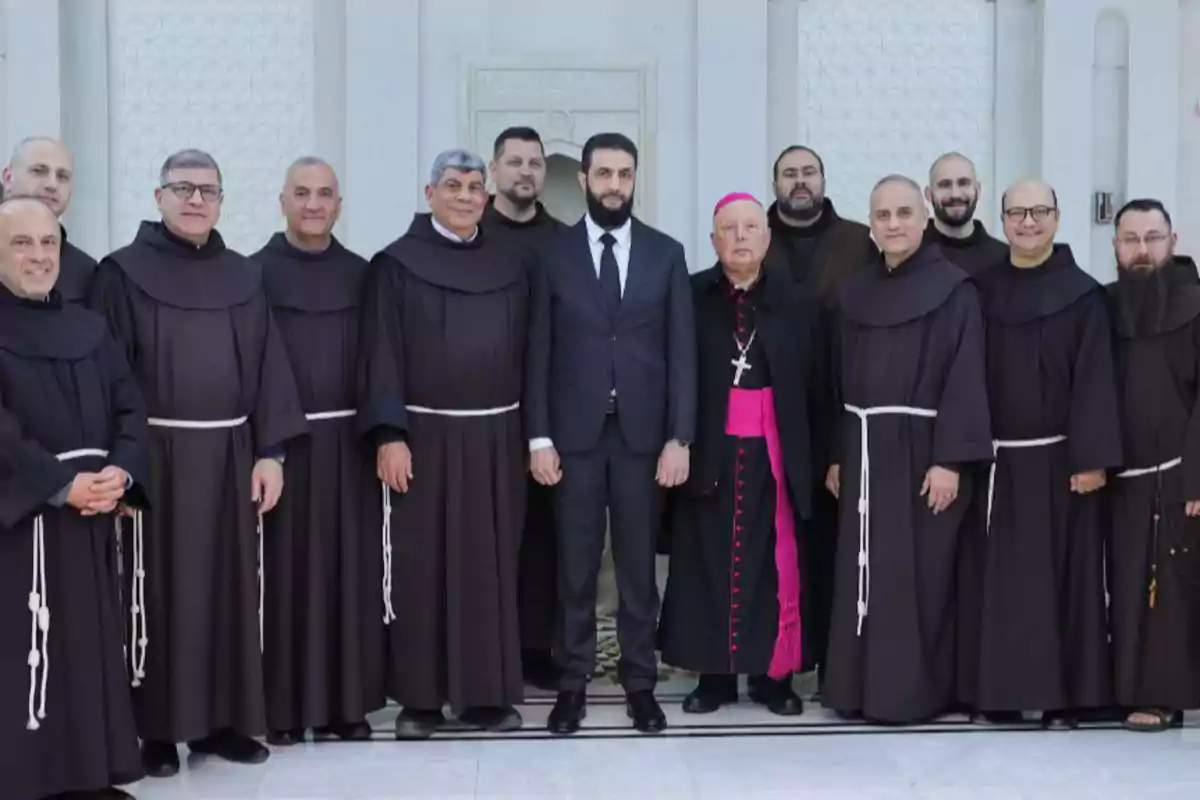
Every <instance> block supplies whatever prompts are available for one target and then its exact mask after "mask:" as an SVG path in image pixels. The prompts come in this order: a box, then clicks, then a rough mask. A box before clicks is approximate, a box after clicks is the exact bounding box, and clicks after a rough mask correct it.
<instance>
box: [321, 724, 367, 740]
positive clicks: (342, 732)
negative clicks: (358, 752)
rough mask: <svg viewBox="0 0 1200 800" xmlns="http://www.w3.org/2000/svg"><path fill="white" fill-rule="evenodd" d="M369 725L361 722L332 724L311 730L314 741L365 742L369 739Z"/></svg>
mask: <svg viewBox="0 0 1200 800" xmlns="http://www.w3.org/2000/svg"><path fill="white" fill-rule="evenodd" d="M372 733H373V731H372V730H371V724H370V723H369V722H366V721H362V722H333V723H330V724H329V725H322V726H321V727H319V728H313V740H314V741H328V740H330V739H341V740H342V741H343V742H366V741H369V740H370V738H371V734H372Z"/></svg>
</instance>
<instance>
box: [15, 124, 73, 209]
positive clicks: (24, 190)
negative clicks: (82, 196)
mask: <svg viewBox="0 0 1200 800" xmlns="http://www.w3.org/2000/svg"><path fill="white" fill-rule="evenodd" d="M74 188H75V158H74V156H72V155H71V151H70V150H68V149H67V147H66V145H64V144H63V143H62V142H60V141H58V140H57V139H52V138H50V137H49V136H31V137H29V138H27V139H23V140H21V142H20V144H18V145H17V146H16V148H15V149H14V150H13V153H12V157H11V158H10V159H9V163H8V166H7V167H5V169H4V193H5V194H6V195H9V194H17V195H31V196H33V197H36V198H38V199H39V200H41V201H42V202H44V203H45V204H46V205H48V206H49V207H50V210H51V211H53V212H54V213H55V215H57V216H60V217H61V216H62V215H63V214H64V213H66V210H67V208H68V207H69V206H70V204H71V196H72V194H73V193H74Z"/></svg>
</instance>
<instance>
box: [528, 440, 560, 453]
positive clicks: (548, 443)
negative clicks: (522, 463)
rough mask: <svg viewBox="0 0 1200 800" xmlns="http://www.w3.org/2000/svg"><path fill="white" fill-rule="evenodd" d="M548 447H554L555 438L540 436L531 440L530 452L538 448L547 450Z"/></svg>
mask: <svg viewBox="0 0 1200 800" xmlns="http://www.w3.org/2000/svg"><path fill="white" fill-rule="evenodd" d="M547 447H554V440H552V439H551V438H550V437H549V436H539V437H538V438H536V439H530V440H529V452H531V453H535V452H537V451H538V450H545V449H546V448H547Z"/></svg>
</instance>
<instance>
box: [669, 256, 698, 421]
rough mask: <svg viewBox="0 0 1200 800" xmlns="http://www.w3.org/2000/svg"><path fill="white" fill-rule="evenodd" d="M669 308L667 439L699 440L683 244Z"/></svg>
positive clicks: (693, 343) (693, 337)
mask: <svg viewBox="0 0 1200 800" xmlns="http://www.w3.org/2000/svg"><path fill="white" fill-rule="evenodd" d="M674 247H675V251H676V252H675V255H674V257H673V258H672V260H671V288H670V296H669V298H668V301H667V302H668V306H667V436H668V437H669V438H670V439H677V440H679V441H683V442H688V443H690V442H692V441H694V440H695V438H696V393H697V391H698V390H699V379H698V377H697V375H696V321H695V316H694V313H695V312H694V310H693V308H692V282H691V278H690V277H689V274H688V268H687V261H686V259H685V257H684V251H683V246H682V245H674Z"/></svg>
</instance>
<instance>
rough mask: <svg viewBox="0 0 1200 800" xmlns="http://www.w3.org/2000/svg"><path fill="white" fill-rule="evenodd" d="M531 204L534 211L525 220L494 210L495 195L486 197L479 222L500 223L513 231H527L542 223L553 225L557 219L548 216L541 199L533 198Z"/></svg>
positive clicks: (548, 213)
mask: <svg viewBox="0 0 1200 800" xmlns="http://www.w3.org/2000/svg"><path fill="white" fill-rule="evenodd" d="M533 205H534V212H533V216H532V217H530V218H529V219H526V220H516V219H513V218H512V217H507V216H505V215H504V214H501V213H500V212H499V211H497V210H496V197H495V195H493V196H492V197H490V198H488V203H487V207H486V208H484V209H483V219H482V220H481V222H482V223H483V224H484V225H501V226H503V227H505V228H511V229H512V230H514V231H527V230H530V229H532V228H539V227H541V226H543V225H554V224H555V223H556V222H558V220H556V219H555V218H554V217H552V216H550V212H549V211H547V210H546V207H545V206H544V205H542V201H541V200H534V201H533Z"/></svg>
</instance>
